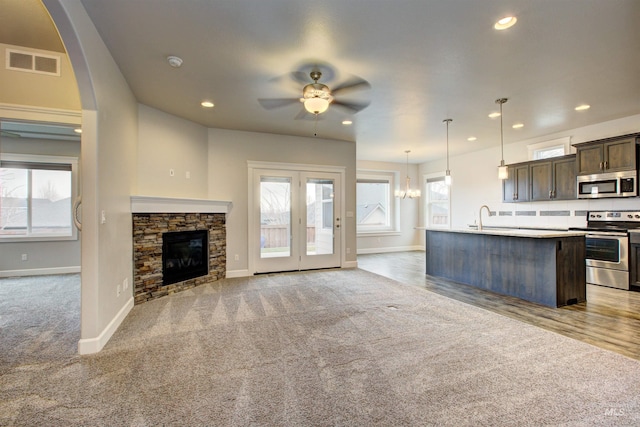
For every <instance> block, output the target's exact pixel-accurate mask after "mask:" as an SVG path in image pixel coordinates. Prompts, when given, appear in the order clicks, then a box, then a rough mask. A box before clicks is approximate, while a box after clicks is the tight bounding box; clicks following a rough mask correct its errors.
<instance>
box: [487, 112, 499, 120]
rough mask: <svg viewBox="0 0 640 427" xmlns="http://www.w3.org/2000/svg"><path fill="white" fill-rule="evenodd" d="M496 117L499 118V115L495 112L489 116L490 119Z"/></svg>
mask: <svg viewBox="0 0 640 427" xmlns="http://www.w3.org/2000/svg"><path fill="white" fill-rule="evenodd" d="M496 117H500V113H498V112H497V111H496V112H494V113H491V114H489V118H490V119H495V118H496Z"/></svg>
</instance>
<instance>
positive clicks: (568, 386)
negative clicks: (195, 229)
mask: <svg viewBox="0 0 640 427" xmlns="http://www.w3.org/2000/svg"><path fill="white" fill-rule="evenodd" d="M15 281H16V282H19V279H15ZM8 284H9V286H11V285H12V282H11V281H9V282H8ZM6 285H7V282H5V281H4V280H2V281H0V296H1V297H2V298H4V297H5V296H6V295H7V293H6V292H4V291H2V290H1V289H2V288H4V287H5V286H6ZM5 309H6V304H4V303H3V302H0V313H2V318H0V319H3V322H5V321H6V320H4V319H6V318H5V315H4V313H5ZM76 315H77V313H76ZM2 328H3V329H2V341H1V348H0V353H1V356H2V363H3V367H2V370H1V371H0V372H1V374H2V378H1V384H0V425H110V426H119V425H132V426H145V425H149V426H151V425H198V426H199V425H216V426H217V425H220V426H248V425H259V426H338V425H340V426H342V425H348V426H372V425H380V426H391V425H406V426H423V425H424V426H428V425H433V426H464V425H469V426H482V425H487V426H489V425H491V426H495V425H509V426H514V425H531V426H541V425H563V426H586V425H616V426H619V425H629V426H631V425H639V424H640V396H639V395H638V390H639V388H638V387H639V386H638V384H640V362H638V361H636V360H633V359H629V358H626V357H624V356H621V355H619V354H616V353H612V352H608V351H606V350H602V349H599V348H596V347H593V346H590V345H588V344H585V343H582V342H579V341H575V340H572V339H570V338H566V337H564V336H561V335H557V334H554V333H552V332H548V331H545V330H542V329H539V328H536V327H534V326H531V325H527V324H523V323H520V322H518V321H515V320H512V319H509V318H506V317H502V316H499V315H497V314H494V313H491V312H488V311H484V310H482V309H479V308H476V307H473V306H469V305H466V304H463V303H460V302H458V301H454V300H450V299H447V298H445V297H442V296H439V295H436V294H433V293H430V292H428V291H425V290H422V289H419V288H416V287H413V286H406V285H402V284H399V283H397V282H394V281H392V280H390V279H387V278H384V277H381V276H378V275H375V274H373V273H369V272H366V271H363V270H358V269H355V270H342V271H338V270H333V271H318V272H307V273H292V274H280V275H265V276H257V277H252V278H243V279H225V280H222V281H219V282H215V283H212V284H209V285H205V286H200V287H198V288H195V289H191V290H188V291H185V292H182V293H180V294H175V295H171V296H169V297H165V298H162V299H158V300H154V301H150V302H147V303H145V304H142V305H138V306H135V307H134V308H133V310H132V312H131V313H130V315H129V316H128V317H127V318H126V319H125V321H124V323H123V324H122V326H121V327H120V329H119V330H118V331H117V332H116V334H115V335H114V336H113V338H112V339H111V341H110V342H109V343H108V344H107V346H106V347H105V349H104V350H103V351H102V352H100V353H98V354H96V355H93V356H85V357H80V356H77V355H76V354H75V352H73V351H69V346H70V345H71V343H73V345H75V344H76V342H77V337H75V338H74V340H71V341H70V342H67V341H68V340H69V338H70V335H73V334H65V333H62V334H61V335H60V336H59V337H58V339H59V341H60V342H59V344H60V346H59V347H57V344H58V342H57V340H55V339H54V340H51V339H47V343H48V345H49V346H50V349H44V348H43V345H35V346H34V347H29V348H24V349H22V351H24V350H27V351H28V350H29V349H30V348H33V349H34V352H36V353H37V352H39V351H49V353H51V351H52V349H56V351H57V352H58V353H56V355H55V356H54V355H49V356H48V357H42V356H35V355H29V354H24V355H23V356H24V359H23V362H22V363H21V362H20V361H17V360H14V358H13V354H14V351H13V349H11V348H7V347H6V346H5V337H6V336H10V335H11V334H7V332H6V331H5V328H7V324H6V323H2ZM9 343H10V344H9V345H14V344H15V343H11V342H10V341H9Z"/></svg>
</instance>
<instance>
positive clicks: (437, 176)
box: [422, 172, 452, 229]
mask: <svg viewBox="0 0 640 427" xmlns="http://www.w3.org/2000/svg"><path fill="white" fill-rule="evenodd" d="M445 175H446V173H445V172H438V173H432V174H428V175H423V176H422V183H423V185H424V192H423V193H422V194H424V212H425V218H424V223H425V224H426V226H427V227H429V228H442V229H450V228H451V214H452V213H451V186H449V198H448V199H447V201H446V206H447V209H448V212H449V215H448V216H447V223H446V224H432V223H431V205H432V203H434V202H431V201H430V200H429V182H433V181H436V180H437V181H442V182H444V179H445ZM435 203H437V204H445V202H435Z"/></svg>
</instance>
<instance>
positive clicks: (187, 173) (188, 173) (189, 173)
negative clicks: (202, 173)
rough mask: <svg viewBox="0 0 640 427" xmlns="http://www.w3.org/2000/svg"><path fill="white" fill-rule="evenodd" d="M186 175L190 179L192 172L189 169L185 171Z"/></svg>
mask: <svg viewBox="0 0 640 427" xmlns="http://www.w3.org/2000/svg"><path fill="white" fill-rule="evenodd" d="M184 176H185V177H186V178H187V179H190V178H191V172H189V171H187V172H185V174H184Z"/></svg>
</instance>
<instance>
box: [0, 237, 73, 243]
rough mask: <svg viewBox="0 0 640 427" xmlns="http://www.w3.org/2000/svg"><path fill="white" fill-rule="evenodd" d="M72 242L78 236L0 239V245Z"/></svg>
mask: <svg viewBox="0 0 640 427" xmlns="http://www.w3.org/2000/svg"><path fill="white" fill-rule="evenodd" d="M73 240H78V236H29V237H0V243H27V242H29V243H30V242H68V241H73Z"/></svg>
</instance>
